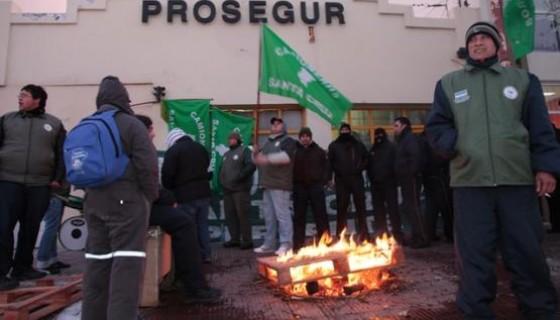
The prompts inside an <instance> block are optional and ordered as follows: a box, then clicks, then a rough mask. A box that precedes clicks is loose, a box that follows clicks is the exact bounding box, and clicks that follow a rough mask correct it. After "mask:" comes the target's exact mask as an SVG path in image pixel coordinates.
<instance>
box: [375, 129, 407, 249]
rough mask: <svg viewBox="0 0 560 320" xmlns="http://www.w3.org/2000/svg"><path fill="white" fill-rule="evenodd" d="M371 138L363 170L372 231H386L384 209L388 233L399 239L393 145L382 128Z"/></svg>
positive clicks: (399, 226) (400, 236)
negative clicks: (368, 199)
mask: <svg viewBox="0 0 560 320" xmlns="http://www.w3.org/2000/svg"><path fill="white" fill-rule="evenodd" d="M374 133H375V141H374V144H373V146H372V147H371V150H370V152H369V161H368V167H367V173H368V177H369V181H370V182H371V196H372V199H373V201H372V202H373V210H374V213H375V216H374V217H375V221H374V226H375V228H374V229H375V233H376V235H378V236H380V235H382V234H383V233H385V232H388V231H389V230H388V228H387V213H389V221H390V222H391V232H390V233H391V234H392V235H393V236H394V237H395V239H396V240H397V241H399V242H401V243H402V241H403V235H402V231H401V217H400V214H399V204H398V197H397V181H396V180H397V177H396V175H395V157H396V153H397V150H396V147H395V145H394V144H393V143H392V142H391V141H389V139H388V138H387V132H385V129H383V128H377V129H375V131H374Z"/></svg>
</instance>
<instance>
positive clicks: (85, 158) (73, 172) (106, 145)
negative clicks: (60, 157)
mask: <svg viewBox="0 0 560 320" xmlns="http://www.w3.org/2000/svg"><path fill="white" fill-rule="evenodd" d="M117 112H119V111H118V110H109V111H104V112H96V113H94V114H93V115H91V116H89V117H87V118H84V119H83V120H82V121H80V123H78V125H77V126H76V127H74V129H72V130H71V131H70V132H69V133H68V135H67V137H66V141H65V142H64V164H65V165H66V179H67V180H68V181H69V182H70V183H71V184H73V185H75V186H77V187H80V188H95V187H101V186H104V185H107V184H110V183H111V182H113V181H115V180H117V179H119V178H120V177H121V176H122V175H123V174H124V172H125V170H126V167H127V165H128V161H129V158H128V155H127V154H126V153H125V152H124V150H123V147H122V143H121V137H120V133H119V129H118V127H117V124H116V122H115V114H116V113H117Z"/></svg>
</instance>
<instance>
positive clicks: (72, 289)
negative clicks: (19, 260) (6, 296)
mask: <svg viewBox="0 0 560 320" xmlns="http://www.w3.org/2000/svg"><path fill="white" fill-rule="evenodd" d="M81 282H82V280H81V279H77V280H74V281H72V282H70V283H68V284H65V285H64V286H62V287H55V286H52V287H41V288H39V289H40V290H37V289H38V288H22V289H20V290H21V291H27V292H28V293H29V292H30V293H34V295H33V296H32V297H31V298H27V299H25V300H20V301H17V302H14V303H10V304H7V305H2V306H1V307H0V313H2V310H3V319H5V320H39V319H42V318H44V317H45V316H47V315H49V314H51V313H53V312H55V311H58V310H60V309H62V308H64V307H66V306H68V305H70V304H72V303H74V302H76V301H78V300H80V299H81V297H82V292H81ZM46 288H48V290H45V289H46ZM41 291H44V292H41Z"/></svg>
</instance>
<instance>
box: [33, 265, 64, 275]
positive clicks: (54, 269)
mask: <svg viewBox="0 0 560 320" xmlns="http://www.w3.org/2000/svg"><path fill="white" fill-rule="evenodd" d="M37 270H39V271H40V272H45V273H46V274H59V273H60V268H57V267H56V266H55V264H54V263H53V264H51V265H50V266H48V267H46V268H43V269H41V268H37Z"/></svg>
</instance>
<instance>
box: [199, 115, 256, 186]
mask: <svg viewBox="0 0 560 320" xmlns="http://www.w3.org/2000/svg"><path fill="white" fill-rule="evenodd" d="M210 118H211V123H212V139H211V144H210V147H211V149H210V150H211V151H210V152H211V154H210V170H209V171H212V172H213V173H214V175H213V176H212V190H213V191H214V192H216V193H221V191H222V188H221V185H220V175H219V173H220V169H221V168H222V157H223V156H224V153H226V152H227V151H228V150H229V145H228V138H229V134H230V133H232V132H233V131H237V132H239V134H240V135H241V139H242V140H243V142H244V144H246V145H247V144H248V142H249V141H251V135H252V134H253V126H254V120H253V118H248V117H242V116H238V115H235V114H231V113H229V112H224V111H222V110H219V109H216V108H212V110H211V111H210Z"/></svg>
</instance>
